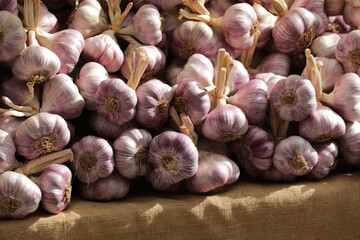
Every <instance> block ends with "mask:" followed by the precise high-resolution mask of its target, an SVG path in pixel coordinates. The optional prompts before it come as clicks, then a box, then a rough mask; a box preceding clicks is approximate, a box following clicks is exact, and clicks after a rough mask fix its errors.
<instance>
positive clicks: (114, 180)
mask: <svg viewBox="0 0 360 240" xmlns="http://www.w3.org/2000/svg"><path fill="white" fill-rule="evenodd" d="M129 190H130V182H129V180H128V179H126V178H124V177H123V176H121V175H120V174H119V173H118V172H117V171H114V172H113V173H112V174H111V175H110V176H108V177H106V178H100V179H99V180H97V181H96V182H94V183H91V184H85V183H80V186H79V192H80V196H81V197H82V198H84V199H86V200H90V201H110V200H119V199H122V198H124V197H125V196H126V195H127V194H128V192H129Z"/></svg>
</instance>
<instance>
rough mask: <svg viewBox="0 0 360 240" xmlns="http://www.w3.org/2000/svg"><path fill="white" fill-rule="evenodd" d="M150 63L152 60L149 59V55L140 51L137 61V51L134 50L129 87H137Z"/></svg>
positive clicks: (130, 66)
mask: <svg viewBox="0 0 360 240" xmlns="http://www.w3.org/2000/svg"><path fill="white" fill-rule="evenodd" d="M149 63H150V60H147V57H146V55H145V54H144V53H140V55H139V58H138V59H137V61H136V62H135V52H132V62H131V64H130V65H129V70H130V72H131V75H130V78H129V80H128V83H127V85H128V86H129V87H131V88H132V89H134V90H135V89H136V88H137V86H138V85H139V83H140V79H141V78H142V76H143V75H144V72H145V70H146V68H147V66H148V65H149Z"/></svg>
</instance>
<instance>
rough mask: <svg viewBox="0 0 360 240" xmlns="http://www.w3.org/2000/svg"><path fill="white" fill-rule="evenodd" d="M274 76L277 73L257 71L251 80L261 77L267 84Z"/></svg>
mask: <svg viewBox="0 0 360 240" xmlns="http://www.w3.org/2000/svg"><path fill="white" fill-rule="evenodd" d="M273 76H275V74H274V73H271V72H265V73H255V74H253V75H251V76H250V80H253V79H259V80H262V81H264V83H266V84H267V83H268V81H269V80H270V78H272V77H273Z"/></svg>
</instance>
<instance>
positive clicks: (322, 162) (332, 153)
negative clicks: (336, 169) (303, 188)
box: [308, 141, 339, 179]
mask: <svg viewBox="0 0 360 240" xmlns="http://www.w3.org/2000/svg"><path fill="white" fill-rule="evenodd" d="M313 147H314V149H315V150H316V151H317V153H318V155H319V161H318V163H317V164H316V165H315V166H314V168H313V169H312V170H311V172H310V173H309V174H308V175H309V177H311V178H314V179H323V178H325V177H326V176H327V175H328V174H329V172H330V171H331V170H332V167H333V166H334V164H335V159H336V157H337V155H338V152H339V151H338V147H337V145H336V142H335V141H329V142H324V143H320V144H314V145H313Z"/></svg>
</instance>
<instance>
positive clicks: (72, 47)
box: [36, 29, 85, 74]
mask: <svg viewBox="0 0 360 240" xmlns="http://www.w3.org/2000/svg"><path fill="white" fill-rule="evenodd" d="M36 39H37V41H38V42H39V44H40V45H41V46H43V47H46V48H48V49H50V50H51V51H52V52H54V53H55V54H56V55H57V56H58V57H59V59H60V61H61V67H60V69H59V73H65V74H68V73H70V72H71V71H72V70H73V69H74V67H75V65H76V64H77V62H78V61H79V57H80V54H81V52H82V50H83V49H84V46H85V41H84V38H83V36H82V35H81V33H80V32H78V31H76V30H73V29H65V30H62V31H59V32H56V33H53V34H51V33H47V32H45V31H41V30H36Z"/></svg>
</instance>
